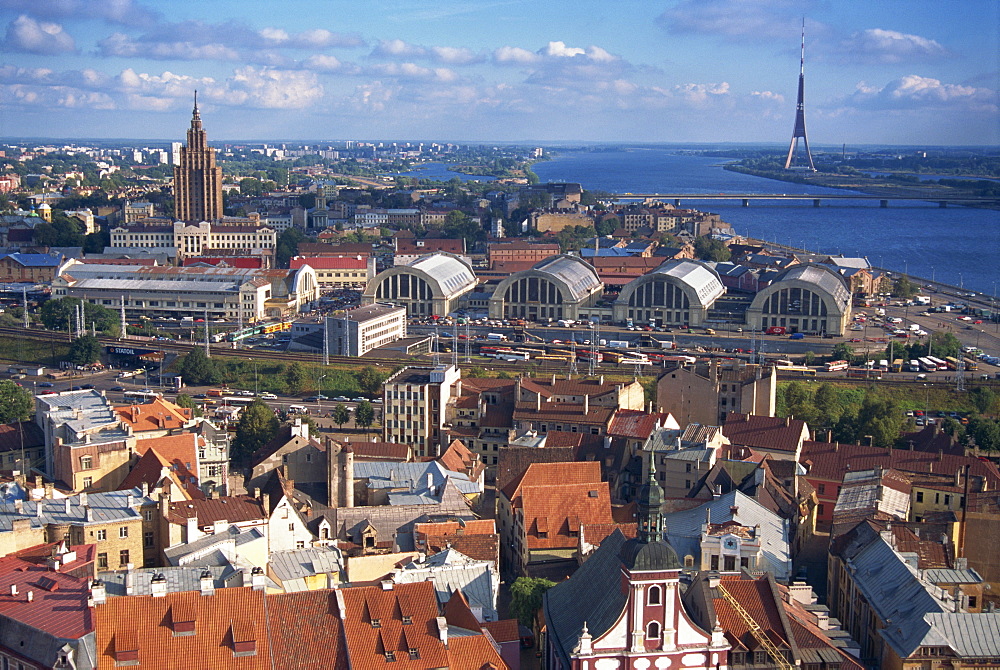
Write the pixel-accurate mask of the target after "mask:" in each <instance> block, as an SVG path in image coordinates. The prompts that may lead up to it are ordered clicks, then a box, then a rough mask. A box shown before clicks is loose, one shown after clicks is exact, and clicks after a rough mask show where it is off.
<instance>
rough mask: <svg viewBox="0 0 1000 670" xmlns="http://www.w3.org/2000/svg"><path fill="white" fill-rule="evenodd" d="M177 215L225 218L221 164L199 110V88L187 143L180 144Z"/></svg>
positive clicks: (192, 218) (197, 218) (192, 219)
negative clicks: (209, 140)
mask: <svg viewBox="0 0 1000 670" xmlns="http://www.w3.org/2000/svg"><path fill="white" fill-rule="evenodd" d="M174 215H175V217H176V218H177V219H179V220H181V221H187V222H189V223H198V222H201V221H217V220H219V219H221V218H222V168H221V167H219V166H217V165H216V164H215V149H213V148H212V147H210V146H208V140H207V138H206V137H205V131H204V129H203V128H202V127H201V116H200V115H199V114H198V91H195V92H194V112H193V113H192V115H191V127H190V128H188V131H187V146H186V147H181V150H180V161H179V162H178V164H177V165H175V166H174Z"/></svg>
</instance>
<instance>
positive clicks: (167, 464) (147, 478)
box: [118, 440, 205, 499]
mask: <svg viewBox="0 0 1000 670" xmlns="http://www.w3.org/2000/svg"><path fill="white" fill-rule="evenodd" d="M143 441H146V440H143ZM148 441H150V442H152V440H148ZM164 468H166V469H167V476H168V477H169V478H170V479H171V480H172V481H173V483H174V485H175V486H176V487H177V488H178V489H180V490H181V491H182V492H183V493H184V494H185V495H186V497H187V498H188V499H191V498H204V497H205V494H204V492H202V490H201V489H200V488H198V477H197V474H196V473H193V472H191V471H190V470H188V469H187V467H186V466H185V464H184V462H183V461H177V460H173V461H172V460H169V459H167V458H165V457H163V455H161V454H160V452H159V450H158V449H156V448H152V447H150V448H148V449H146V452H145V453H144V454H143V455H142V457H141V458H140V459H139V462H138V463H136V464H135V465H134V466H132V469H131V470H130V471H129V473H128V474H127V475H125V479H123V480H122V483H121V484H119V485H118V490H119V491H124V490H126V489H132V488H135V487H137V486H142V485H143V484H146V486H148V487H149V488H150V489H153V488H154V487H155V486H156V485H157V484H158V483H159V482H160V481H161V480H162V479H163V470H164Z"/></svg>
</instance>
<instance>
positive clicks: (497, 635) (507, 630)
mask: <svg viewBox="0 0 1000 670" xmlns="http://www.w3.org/2000/svg"><path fill="white" fill-rule="evenodd" d="M483 628H484V629H485V630H487V631H489V633H490V635H491V636H492V637H493V639H494V640H496V641H497V642H498V643H500V644H503V643H504V642H515V641H517V640H520V639H521V631H520V629H519V628H518V627H517V619H501V620H500V621H484V622H483Z"/></svg>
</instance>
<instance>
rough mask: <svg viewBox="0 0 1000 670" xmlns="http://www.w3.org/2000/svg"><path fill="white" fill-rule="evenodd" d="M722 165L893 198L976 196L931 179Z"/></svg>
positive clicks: (998, 206) (973, 204) (999, 205)
mask: <svg viewBox="0 0 1000 670" xmlns="http://www.w3.org/2000/svg"><path fill="white" fill-rule="evenodd" d="M722 169H724V170H728V171H730V172H738V173H740V174H746V175H750V176H753V177H762V178H764V179H771V180H774V181H780V182H785V183H790V184H802V185H805V186H816V187H821V188H836V189H844V190H849V191H857V192H859V193H864V194H866V195H875V196H886V197H894V198H912V199H913V200H934V199H935V198H938V197H945V198H962V197H970V198H972V197H979V196H978V195H977V194H975V193H971V192H969V191H968V190H965V189H960V188H955V187H952V186H944V185H942V184H937V183H934V182H919V183H915V184H907V185H905V186H904V185H900V184H894V183H889V182H883V181H875V182H873V181H872V179H873V178H871V177H865V176H862V175H836V174H830V173H827V172H786V171H774V170H757V169H754V168H748V167H746V166H743V165H740V164H738V163H726V164H724V165H723V166H722ZM955 204H956V205H961V206H966V207H976V208H978V209H993V210H996V209H1000V200H997V201H994V202H993V203H982V202H971V201H970V202H968V203H955Z"/></svg>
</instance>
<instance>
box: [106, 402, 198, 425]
mask: <svg viewBox="0 0 1000 670" xmlns="http://www.w3.org/2000/svg"><path fill="white" fill-rule="evenodd" d="M115 413H116V414H118V419H119V420H120V421H124V422H125V423H127V424H129V425H130V426H132V431H133V432H134V433H141V432H143V431H150V430H177V429H179V428H181V427H182V426H183V425H184V424H185V423H186V422H187V421H190V420H191V418H192V416H193V415H192V413H191V410H190V409H188V408H186V407H180V406H178V405H175V404H174V403H172V402H169V401H167V400H163V399H162V398H158V399H157V400H154V401H153V402H151V403H147V404H145V405H122V406H120V407H115Z"/></svg>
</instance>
